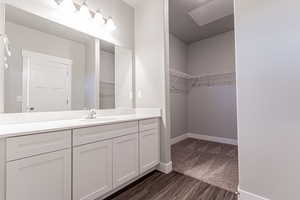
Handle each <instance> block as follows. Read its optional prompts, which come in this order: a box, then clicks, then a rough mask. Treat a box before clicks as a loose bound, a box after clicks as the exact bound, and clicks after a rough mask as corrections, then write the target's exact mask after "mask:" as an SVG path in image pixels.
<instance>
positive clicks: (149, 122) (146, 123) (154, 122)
mask: <svg viewBox="0 0 300 200" xmlns="http://www.w3.org/2000/svg"><path fill="white" fill-rule="evenodd" d="M159 120H160V119H159V118H155V119H146V120H141V121H140V131H147V130H151V129H159Z"/></svg>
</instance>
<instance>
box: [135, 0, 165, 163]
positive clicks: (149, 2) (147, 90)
mask: <svg viewBox="0 0 300 200" xmlns="http://www.w3.org/2000/svg"><path fill="white" fill-rule="evenodd" d="M168 7H169V5H168V0H144V1H138V2H137V6H136V9H135V81H136V87H135V88H136V101H135V102H136V107H137V108H161V109H162V124H161V138H160V139H161V154H160V158H161V162H162V163H164V164H170V161H171V150H170V141H169V140H170V130H169V127H170V119H169V117H170V113H169V112H170V111H169V93H168V90H169V88H168V83H169V80H168V77H169V76H168V70H169V29H168V15H169V13H168Z"/></svg>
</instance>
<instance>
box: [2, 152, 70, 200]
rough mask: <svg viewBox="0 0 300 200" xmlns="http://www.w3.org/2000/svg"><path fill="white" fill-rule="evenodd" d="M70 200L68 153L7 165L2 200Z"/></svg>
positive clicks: (54, 153) (32, 158)
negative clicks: (5, 189)
mask: <svg viewBox="0 0 300 200" xmlns="http://www.w3.org/2000/svg"><path fill="white" fill-rule="evenodd" d="M20 199H22V200H41V199H43V200H54V199H55V200H71V150H62V151H58V152H53V153H48V154H44V155H40V156H34V157H31V158H25V159H22V160H17V161H13V162H8V163H7V193H6V200H20Z"/></svg>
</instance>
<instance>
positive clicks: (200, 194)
mask: <svg viewBox="0 0 300 200" xmlns="http://www.w3.org/2000/svg"><path fill="white" fill-rule="evenodd" d="M106 200H237V196H236V195H235V194H234V193H232V192H228V191H226V190H223V189H220V188H218V187H215V186H212V185H209V184H207V183H204V182H201V181H199V180H196V179H194V178H191V177H188V176H185V175H182V174H179V173H177V172H172V173H170V174H167V175H166V174H162V173H160V172H157V171H155V172H153V173H151V174H149V175H147V176H146V177H144V178H143V179H141V180H138V181H137V182H135V183H133V184H131V185H129V186H128V187H126V188H124V189H123V190H122V191H120V192H118V193H116V194H114V195H113V196H110V197H108V198H107V199H106Z"/></svg>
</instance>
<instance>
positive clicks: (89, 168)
mask: <svg viewBox="0 0 300 200" xmlns="http://www.w3.org/2000/svg"><path fill="white" fill-rule="evenodd" d="M0 127H1V134H0V159H1V160H0V169H1V170H0V174H1V175H0V177H1V183H2V185H1V188H0V191H2V194H4V195H5V198H4V199H5V200H20V199H26V200H29V199H30V200H41V199H43V200H54V199H55V200H71V199H73V200H94V199H97V198H100V199H102V198H104V197H105V196H107V195H109V194H112V193H113V192H115V191H117V190H118V189H120V188H122V187H124V186H125V185H127V184H129V183H130V182H132V181H134V180H136V179H137V178H139V177H141V176H143V175H145V174H147V173H148V172H151V171H153V170H154V169H156V167H157V165H158V164H159V160H160V159H159V146H160V145H159V138H160V116H157V115H148V116H147V115H137V114H132V115H125V116H114V117H111V116H107V117H100V118H96V119H74V120H65V121H52V122H38V123H30V124H26V123H25V124H17V125H16V124H13V125H3V126H0ZM43 127H46V128H43ZM0 199H1V198H0ZM1 200H2V199H1Z"/></svg>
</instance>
